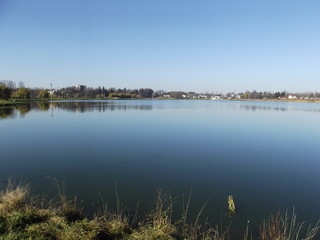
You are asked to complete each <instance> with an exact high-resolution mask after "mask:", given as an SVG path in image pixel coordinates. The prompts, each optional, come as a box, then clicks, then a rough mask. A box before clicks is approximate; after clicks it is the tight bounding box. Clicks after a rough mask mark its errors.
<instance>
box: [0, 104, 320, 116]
mask: <svg viewBox="0 0 320 240" xmlns="http://www.w3.org/2000/svg"><path fill="white" fill-rule="evenodd" d="M181 102H185V103H186V104H185V105H183V104H182V105H181ZM164 104H165V105H166V108H174V109H175V108H187V109H199V108H204V109H212V110H216V109H228V110H235V111H237V110H245V111H253V112H254V111H279V112H286V111H304V112H320V104H317V103H288V102H283V103H279V102H234V101H177V100H173V101H170V100H162V101H161V100H152V101H150V100H142V101H141V100H138V101H134V100H129V101H123V100H120V101H111V100H105V101H54V102H31V103H27V104H24V105H19V106H14V107H7V106H6V107H0V119H5V118H16V117H24V116H25V115H26V114H28V113H29V112H30V111H31V110H32V111H49V110H50V109H51V110H55V109H61V110H64V111H68V112H80V113H84V112H95V111H98V112H105V111H117V110H120V111H127V110H141V111H150V110H153V109H164Z"/></svg>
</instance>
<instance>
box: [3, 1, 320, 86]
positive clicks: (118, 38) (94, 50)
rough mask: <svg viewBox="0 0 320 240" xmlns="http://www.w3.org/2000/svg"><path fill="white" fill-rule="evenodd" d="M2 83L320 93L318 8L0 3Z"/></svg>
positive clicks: (318, 4)
mask: <svg viewBox="0 0 320 240" xmlns="http://www.w3.org/2000/svg"><path fill="white" fill-rule="evenodd" d="M0 80H13V81H16V82H18V81H23V82H24V83H25V85H26V86H28V87H42V88H49V87H50V83H52V84H53V86H54V87H66V86H72V85H76V84H84V85H87V86H92V87H98V86H105V87H116V88H123V87H126V88H145V87H150V88H153V89H155V90H160V89H164V90H167V91H171V90H183V91H197V92H212V91H213V92H228V91H234V90H235V91H236V92H240V91H245V90H253V89H256V90H261V91H264V90H266V91H280V90H287V91H293V92H295V91H297V92H304V91H320V1H319V0H310V1H308V0H299V1H298V0H281V1H279V0H274V1H273V0H268V1H267V0H265V1H262V0H261V1H257V0H252V1H246V0H244V1H239V0H233V1H231V0H230V1H215V0H210V1H208V0H194V1H190V0H127V1H123V0H94V1H82V0H74V1H72V0H45V1H44V0H0Z"/></svg>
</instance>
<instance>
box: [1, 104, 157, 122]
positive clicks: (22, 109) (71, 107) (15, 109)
mask: <svg viewBox="0 0 320 240" xmlns="http://www.w3.org/2000/svg"><path fill="white" fill-rule="evenodd" d="M152 108H153V107H152V105H136V104H123V103H117V102H31V103H27V104H23V105H19V106H12V107H0V119H5V118H16V117H18V116H20V117H24V116H26V115H27V114H28V113H29V112H30V111H31V110H32V111H48V110H50V109H62V110H65V111H69V112H81V113H84V112H94V111H98V112H105V111H117V110H122V111H127V110H142V111H148V110H152Z"/></svg>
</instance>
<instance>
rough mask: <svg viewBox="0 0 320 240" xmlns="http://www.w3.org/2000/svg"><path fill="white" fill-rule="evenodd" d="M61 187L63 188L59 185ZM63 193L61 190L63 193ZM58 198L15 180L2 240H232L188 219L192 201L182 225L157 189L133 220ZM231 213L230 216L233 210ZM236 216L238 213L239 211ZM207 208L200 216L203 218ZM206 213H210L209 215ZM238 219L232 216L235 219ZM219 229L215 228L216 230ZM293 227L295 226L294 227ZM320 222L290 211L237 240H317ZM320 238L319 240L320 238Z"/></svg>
mask: <svg viewBox="0 0 320 240" xmlns="http://www.w3.org/2000/svg"><path fill="white" fill-rule="evenodd" d="M57 185H59V184H58V183H57ZM60 190H61V189H60ZM57 197H58V198H57V199H56V200H48V199H47V200H46V199H44V198H39V197H36V196H32V195H31V194H30V188H29V186H28V185H19V184H18V185H15V184H14V182H12V181H9V182H8V185H7V186H6V187H5V188H3V189H1V190H0V239H3V240H18V239H33V240H45V239H49V240H75V239H77V240H78V239H83V240H120V239H123V240H231V239H235V238H231V237H230V236H231V235H232V229H231V228H230V226H217V225H209V224H208V223H201V221H200V220H199V217H197V218H196V220H195V221H193V222H190V221H189V220H188V219H187V215H188V206H189V201H190V199H189V200H188V202H187V205H186V208H185V210H184V213H183V214H182V216H181V218H180V219H179V220H178V221H174V220H173V219H172V217H171V216H172V212H173V203H172V198H171V196H170V194H168V193H165V192H162V191H157V199H156V201H155V204H154V207H153V208H152V210H150V212H148V213H147V214H146V215H145V217H144V218H143V219H138V218H137V216H130V215H129V214H128V211H127V210H126V211H125V210H124V209H121V208H120V201H119V199H118V197H117V206H118V207H117V209H114V210H107V209H104V208H103V209H100V211H97V212H96V214H94V216H93V217H87V216H85V215H84V214H83V212H84V211H83V209H82V210H81V208H79V206H78V205H77V202H76V201H75V198H73V199H70V198H67V196H66V195H63V194H62V191H59V189H58V194H57ZM229 213H230V212H229ZM231 213H232V214H236V207H235V208H234V211H232V212H231ZM201 214H203V213H202V210H201V211H200V212H199V215H198V216H200V215H201ZM203 215H204V214H203ZM230 217H231V218H232V216H230ZM213 226H214V227H213ZM288 226H290V228H288ZM319 229H320V226H319V223H318V224H316V225H315V226H313V227H311V228H309V229H308V228H307V227H304V226H303V224H302V223H298V222H296V214H295V212H294V211H292V214H288V213H287V212H286V213H285V214H284V215H280V214H279V213H277V214H275V215H273V216H271V217H269V218H268V219H267V220H266V221H265V222H264V223H263V224H262V225H261V226H260V227H259V236H254V237H253V236H252V234H251V229H250V227H249V224H248V225H247V227H246V229H244V231H243V233H244V234H243V235H242V236H238V237H237V238H236V239H237V240H238V239H240V240H241V239H243V240H249V239H251V240H252V239H260V240H278V239H284V240H293V239H295V240H300V239H301V240H302V239H304V240H313V239H316V237H318V235H317V234H318V231H319ZM317 239H318V238H317Z"/></svg>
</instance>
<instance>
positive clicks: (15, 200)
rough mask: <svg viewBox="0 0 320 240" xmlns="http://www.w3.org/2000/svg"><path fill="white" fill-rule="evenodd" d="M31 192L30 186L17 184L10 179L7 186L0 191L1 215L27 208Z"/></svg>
mask: <svg viewBox="0 0 320 240" xmlns="http://www.w3.org/2000/svg"><path fill="white" fill-rule="evenodd" d="M29 192H30V188H29V186H28V185H22V184H16V183H15V182H14V181H13V180H11V179H9V181H8V184H7V186H6V187H5V188H4V189H2V190H1V191H0V214H1V215H6V214H9V213H10V212H12V211H14V210H17V209H20V208H22V207H23V206H25V204H26V200H27V197H28V195H29Z"/></svg>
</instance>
